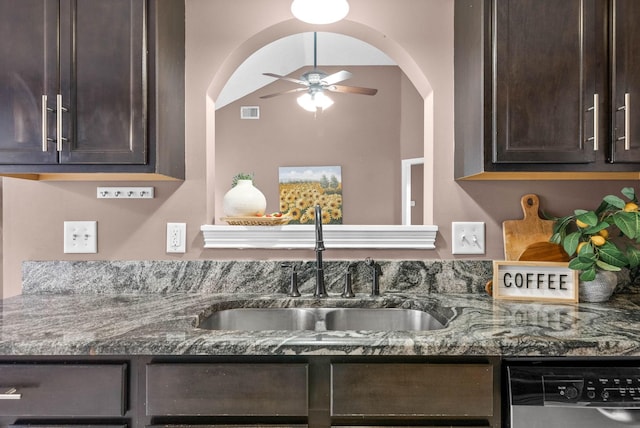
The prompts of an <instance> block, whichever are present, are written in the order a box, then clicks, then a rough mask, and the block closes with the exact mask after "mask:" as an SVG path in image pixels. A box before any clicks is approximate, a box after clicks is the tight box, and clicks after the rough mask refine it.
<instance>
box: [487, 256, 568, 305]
mask: <svg viewBox="0 0 640 428" xmlns="http://www.w3.org/2000/svg"><path fill="white" fill-rule="evenodd" d="M578 281H579V280H578V271H575V270H573V269H569V264H568V263H557V262H505V261H494V262H493V296H494V297H495V298H496V299H504V300H535V301H546V302H558V303H560V302H568V303H577V302H578Z"/></svg>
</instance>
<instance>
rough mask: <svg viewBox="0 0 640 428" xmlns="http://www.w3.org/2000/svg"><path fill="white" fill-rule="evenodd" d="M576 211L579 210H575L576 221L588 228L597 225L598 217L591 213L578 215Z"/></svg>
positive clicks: (586, 212)
mask: <svg viewBox="0 0 640 428" xmlns="http://www.w3.org/2000/svg"><path fill="white" fill-rule="evenodd" d="M578 211H579V210H576V220H580V221H581V222H584V223H586V224H588V225H589V226H595V225H596V224H598V216H597V215H596V213H594V212H593V211H584V212H583V213H581V214H578Z"/></svg>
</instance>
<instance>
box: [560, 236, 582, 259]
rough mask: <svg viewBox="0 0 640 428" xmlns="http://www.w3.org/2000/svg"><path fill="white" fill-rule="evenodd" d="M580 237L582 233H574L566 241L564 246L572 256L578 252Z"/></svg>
mask: <svg viewBox="0 0 640 428" xmlns="http://www.w3.org/2000/svg"><path fill="white" fill-rule="evenodd" d="M580 236H581V234H580V232H573V233H570V234H568V235H567V236H566V238H565V239H564V243H563V244H562V246H563V247H564V250H565V251H566V252H567V254H569V255H570V256H572V255H573V254H574V253H575V252H576V248H578V244H579V243H580Z"/></svg>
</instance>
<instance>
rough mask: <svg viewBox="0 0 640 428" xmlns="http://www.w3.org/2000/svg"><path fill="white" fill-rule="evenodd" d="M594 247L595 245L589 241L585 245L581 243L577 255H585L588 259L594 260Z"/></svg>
mask: <svg viewBox="0 0 640 428" xmlns="http://www.w3.org/2000/svg"><path fill="white" fill-rule="evenodd" d="M595 248H596V247H594V246H593V244H592V243H591V241H588V242H587V245H583V246H582V248H580V251H579V252H578V257H586V258H588V259H592V260H595V259H596V258H597V257H596V254H595Z"/></svg>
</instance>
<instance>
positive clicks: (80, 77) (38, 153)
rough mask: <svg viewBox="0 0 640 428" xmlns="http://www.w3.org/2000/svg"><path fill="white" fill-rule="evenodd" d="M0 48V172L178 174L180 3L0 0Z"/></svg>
mask: <svg viewBox="0 0 640 428" xmlns="http://www.w3.org/2000/svg"><path fill="white" fill-rule="evenodd" d="M0 54H1V55H2V58H3V60H2V63H1V64H0V81H1V82H2V85H1V86H0V174H1V175H21V174H33V175H34V176H33V178H42V177H51V176H53V177H57V178H60V177H62V178H64V177H65V176H66V175H68V174H74V173H80V174H81V175H80V177H85V178H90V177H91V176H90V175H87V174H92V173H117V174H127V173H129V174H132V178H138V179H146V178H163V177H171V178H178V179H182V178H184V2H180V1H177V0H169V1H167V0H162V1H160V0H155V1H147V0H109V1H105V0H82V1H78V0H20V1H15V0H0ZM59 174H62V175H59ZM106 177H108V176H104V175H102V176H101V178H106Z"/></svg>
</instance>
